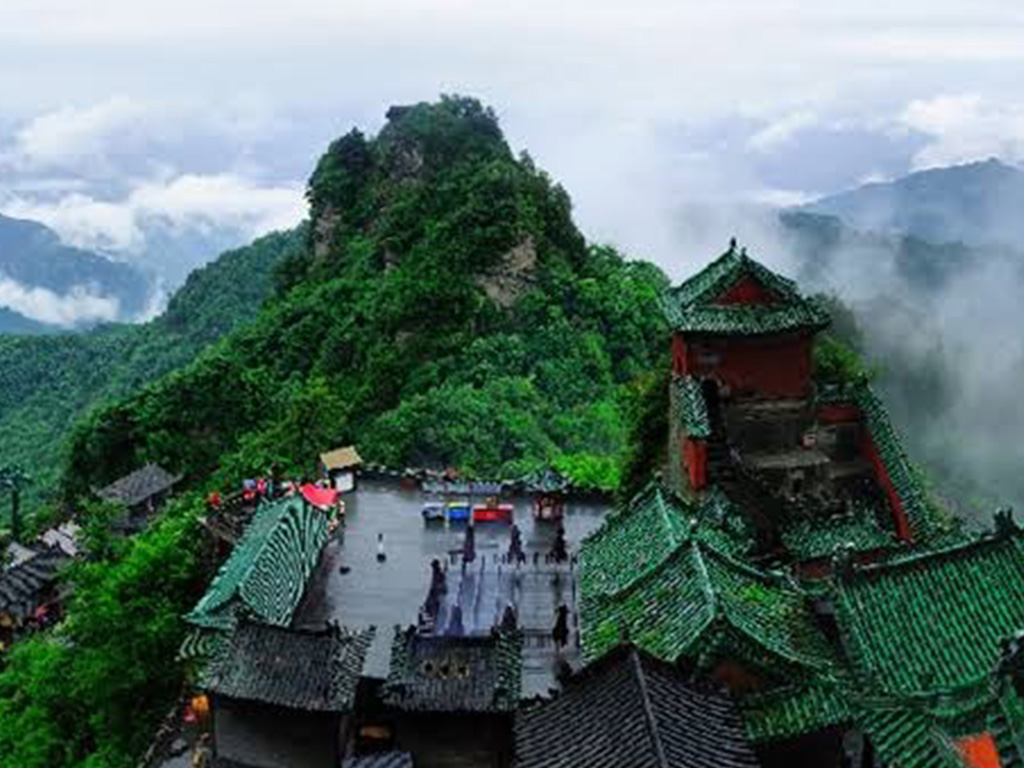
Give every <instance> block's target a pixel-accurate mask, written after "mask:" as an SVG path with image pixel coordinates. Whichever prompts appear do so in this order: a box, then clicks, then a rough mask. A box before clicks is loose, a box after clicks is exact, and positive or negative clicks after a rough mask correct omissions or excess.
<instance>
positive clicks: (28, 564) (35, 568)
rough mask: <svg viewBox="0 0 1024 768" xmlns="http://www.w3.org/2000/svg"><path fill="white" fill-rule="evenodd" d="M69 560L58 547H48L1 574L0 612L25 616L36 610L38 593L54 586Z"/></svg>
mask: <svg viewBox="0 0 1024 768" xmlns="http://www.w3.org/2000/svg"><path fill="white" fill-rule="evenodd" d="M69 559H70V558H68V556H67V555H66V554H64V552H63V550H61V549H60V547H51V548H49V549H45V550H43V551H41V552H39V553H38V554H36V555H34V556H32V557H30V558H29V559H27V560H24V561H22V562H21V563H20V564H19V565H16V566H14V567H12V568H8V569H7V570H5V571H4V572H3V573H0V612H9V613H12V614H14V615H17V616H26V615H28V614H29V613H31V612H32V611H33V610H35V608H36V606H37V605H38V602H37V600H38V597H39V594H40V592H42V591H43V590H44V589H46V588H47V587H49V586H51V585H52V584H53V583H54V582H56V580H57V574H58V572H59V571H60V568H61V566H62V565H63V564H64V563H66V562H67V561H68V560H69Z"/></svg>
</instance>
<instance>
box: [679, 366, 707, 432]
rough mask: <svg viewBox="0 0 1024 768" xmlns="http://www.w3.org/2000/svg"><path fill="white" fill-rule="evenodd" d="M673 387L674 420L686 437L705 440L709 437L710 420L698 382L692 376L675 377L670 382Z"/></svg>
mask: <svg viewBox="0 0 1024 768" xmlns="http://www.w3.org/2000/svg"><path fill="white" fill-rule="evenodd" d="M672 385H673V386H674V387H675V390H676V392H675V398H674V399H673V402H674V405H675V411H676V414H675V415H676V418H677V419H678V420H679V423H680V424H681V425H682V426H683V429H684V431H685V432H686V435H687V437H693V438H698V439H706V438H708V437H710V436H711V420H710V418H708V407H707V403H706V402H705V401H704V393H703V391H701V387H700V382H699V381H697V379H695V378H694V377H693V376H676V377H675V378H674V379H673V380H672Z"/></svg>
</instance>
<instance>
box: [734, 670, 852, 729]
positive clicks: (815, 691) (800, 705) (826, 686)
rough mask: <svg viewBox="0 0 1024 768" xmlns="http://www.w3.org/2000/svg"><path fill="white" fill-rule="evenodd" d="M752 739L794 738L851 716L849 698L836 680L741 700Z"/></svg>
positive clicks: (789, 688)
mask: <svg viewBox="0 0 1024 768" xmlns="http://www.w3.org/2000/svg"><path fill="white" fill-rule="evenodd" d="M741 708H742V711H743V720H744V722H745V723H746V726H747V735H748V736H749V737H750V739H751V741H754V742H764V741H773V740H780V739H791V738H794V737H797V736H801V735H803V734H807V733H814V732H815V731H819V730H822V729H823V728H829V727H831V726H836V725H840V724H843V723H846V722H848V721H849V720H850V708H849V699H848V697H847V696H846V695H845V690H844V689H843V688H841V687H840V686H839V685H837V684H835V683H831V682H828V681H825V682H820V683H817V682H809V683H806V684H803V685H787V686H783V687H780V688H775V689H773V690H771V691H768V692H766V693H757V694H752V695H749V696H746V697H744V698H743V699H742V701H741Z"/></svg>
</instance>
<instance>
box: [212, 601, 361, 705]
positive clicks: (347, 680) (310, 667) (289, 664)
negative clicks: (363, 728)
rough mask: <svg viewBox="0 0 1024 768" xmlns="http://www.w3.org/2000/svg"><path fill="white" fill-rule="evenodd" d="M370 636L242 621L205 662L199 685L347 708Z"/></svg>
mask: <svg viewBox="0 0 1024 768" xmlns="http://www.w3.org/2000/svg"><path fill="white" fill-rule="evenodd" d="M372 639H373V630H372V629H370V630H364V631H362V632H358V633H347V632H344V631H342V630H341V629H340V628H338V627H328V628H326V629H324V630H321V631H318V632H310V631H306V630H295V629H285V628H283V627H276V626H272V625H269V624H258V623H254V622H248V621H242V622H241V623H240V624H239V625H238V626H237V627H236V628H235V630H234V632H233V633H232V634H231V636H230V638H229V639H228V640H227V642H225V643H224V644H223V645H222V647H221V648H220V649H219V650H218V651H217V653H216V654H215V655H214V656H213V658H212V659H211V660H210V663H209V664H207V665H206V669H205V671H204V673H203V678H202V687H203V688H205V689H206V690H208V691H211V692H213V693H216V694H218V695H221V696H227V697H230V698H234V699H243V700H246V701H258V702H261V703H264V704H272V705H275V706H280V707H288V708H290V709H299V710H306V711H310V712H347V711H351V709H352V706H353V704H354V701H355V693H356V686H357V684H358V683H359V678H360V677H361V675H362V672H363V663H364V661H365V659H366V652H367V649H368V648H369V645H370V642H371V641H372Z"/></svg>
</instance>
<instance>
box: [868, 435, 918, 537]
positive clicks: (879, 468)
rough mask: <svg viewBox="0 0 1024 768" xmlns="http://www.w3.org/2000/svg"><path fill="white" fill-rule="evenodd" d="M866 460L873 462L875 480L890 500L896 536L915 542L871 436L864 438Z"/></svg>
mask: <svg viewBox="0 0 1024 768" xmlns="http://www.w3.org/2000/svg"><path fill="white" fill-rule="evenodd" d="M864 458H866V459H867V460H868V461H869V462H871V466H872V468H873V469H874V472H875V479H876V480H878V484H879V485H880V486H881V487H882V490H883V491H884V492H885V496H886V498H887V499H888V500H889V508H890V509H891V510H892V516H893V521H894V522H895V524H896V535H897V536H899V537H900V538H901V539H903V540H904V541H913V536H912V535H911V534H910V523H909V522H907V513H906V511H905V510H904V509H903V502H902V501H901V500H900V497H899V494H898V493H896V487H895V486H894V485H893V484H892V479H891V478H890V477H889V472H888V470H886V468H885V464H884V463H883V462H882V457H881V456H880V455H879V454H878V448H877V446H875V441H874V440H872V439H871V437H870V436H866V437H865V438H864Z"/></svg>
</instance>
